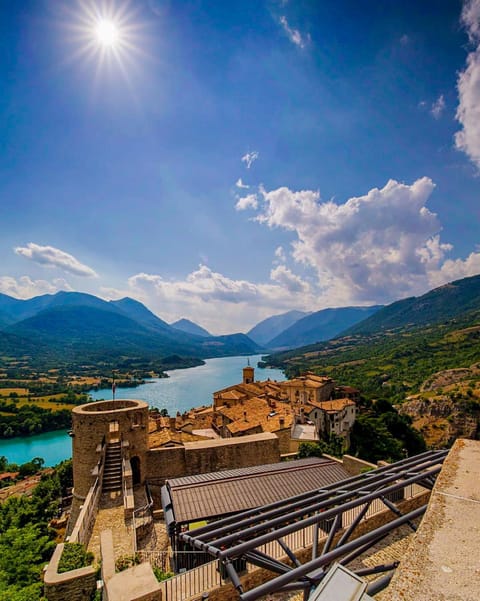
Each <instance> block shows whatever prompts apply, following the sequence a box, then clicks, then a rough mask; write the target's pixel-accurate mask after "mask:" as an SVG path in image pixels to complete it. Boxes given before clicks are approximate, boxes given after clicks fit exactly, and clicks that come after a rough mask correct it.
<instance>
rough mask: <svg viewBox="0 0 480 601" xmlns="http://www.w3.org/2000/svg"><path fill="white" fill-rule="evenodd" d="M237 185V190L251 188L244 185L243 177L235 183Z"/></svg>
mask: <svg viewBox="0 0 480 601" xmlns="http://www.w3.org/2000/svg"><path fill="white" fill-rule="evenodd" d="M235 185H236V186H237V188H241V189H243V190H248V188H250V186H247V184H244V183H243V182H242V178H241V177H239V178H238V179H237V181H236V182H235Z"/></svg>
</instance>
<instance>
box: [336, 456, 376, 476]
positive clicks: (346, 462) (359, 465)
mask: <svg viewBox="0 0 480 601" xmlns="http://www.w3.org/2000/svg"><path fill="white" fill-rule="evenodd" d="M342 461H343V467H344V468H345V469H346V470H347V472H348V473H349V474H350V475H351V476H358V474H361V473H362V472H365V471H367V470H374V469H375V468H376V467H377V466H376V465H375V464H374V463H369V462H368V461H364V460H363V459H359V458H358V457H352V456H351V455H344V456H343V457H342Z"/></svg>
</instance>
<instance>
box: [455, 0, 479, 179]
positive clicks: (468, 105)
mask: <svg viewBox="0 0 480 601" xmlns="http://www.w3.org/2000/svg"><path fill="white" fill-rule="evenodd" d="M461 18H462V22H463V24H464V26H465V28H466V30H467V33H468V36H469V39H470V41H471V42H472V43H474V44H476V49H475V50H473V51H472V52H470V53H469V55H468V56H467V66H466V69H465V70H464V71H462V72H461V73H460V74H459V76H458V81H457V89H458V99H459V103H458V108H457V113H456V118H457V121H459V123H460V125H461V129H460V131H458V132H457V133H456V134H455V145H456V147H457V148H458V149H459V150H461V151H463V152H464V153H465V154H466V155H467V156H468V157H469V158H470V160H471V161H472V162H473V163H474V164H475V165H476V166H477V167H478V168H479V169H480V0H469V1H468V2H466V3H465V4H464V7H463V11H462V17H461Z"/></svg>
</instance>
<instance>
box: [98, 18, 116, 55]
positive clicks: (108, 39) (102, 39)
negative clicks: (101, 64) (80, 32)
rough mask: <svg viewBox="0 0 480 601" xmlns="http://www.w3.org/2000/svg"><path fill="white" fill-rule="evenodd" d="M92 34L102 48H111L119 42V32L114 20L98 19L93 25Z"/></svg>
mask: <svg viewBox="0 0 480 601" xmlns="http://www.w3.org/2000/svg"><path fill="white" fill-rule="evenodd" d="M94 36H95V39H96V40H97V42H98V43H99V44H100V45H101V46H103V47H104V48H113V47H114V46H116V45H117V44H118V43H119V42H120V36H121V32H120V30H119V28H118V26H117V24H116V23H115V22H114V21H111V20H109V19H100V20H99V21H98V22H97V23H96V25H95V29H94Z"/></svg>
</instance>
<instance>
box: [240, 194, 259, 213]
mask: <svg viewBox="0 0 480 601" xmlns="http://www.w3.org/2000/svg"><path fill="white" fill-rule="evenodd" d="M235 208H236V209H237V211H245V209H257V208H258V198H257V195H256V194H247V196H243V197H242V198H239V199H238V200H237V204H236V205H235Z"/></svg>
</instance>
